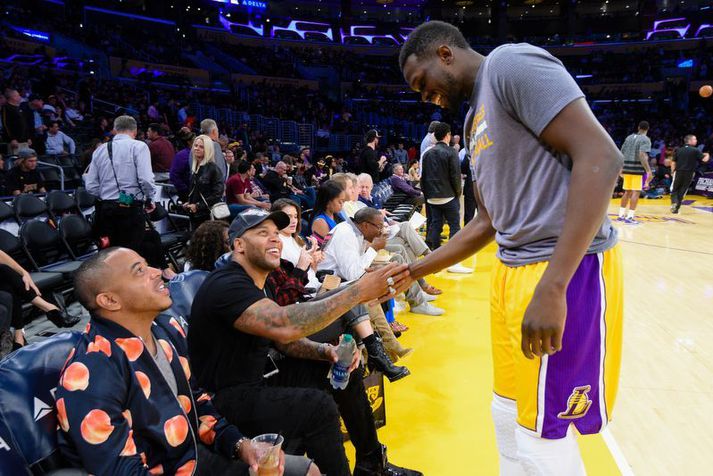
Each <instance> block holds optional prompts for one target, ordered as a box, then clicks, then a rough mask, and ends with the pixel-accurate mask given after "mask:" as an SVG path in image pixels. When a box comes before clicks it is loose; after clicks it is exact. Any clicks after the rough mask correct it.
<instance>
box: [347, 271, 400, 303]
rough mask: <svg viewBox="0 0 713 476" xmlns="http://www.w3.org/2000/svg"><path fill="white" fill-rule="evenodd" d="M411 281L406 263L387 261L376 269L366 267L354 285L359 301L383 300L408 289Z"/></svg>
mask: <svg viewBox="0 0 713 476" xmlns="http://www.w3.org/2000/svg"><path fill="white" fill-rule="evenodd" d="M411 283H413V278H412V277H411V273H410V271H409V267H408V265H407V264H398V263H389V264H387V265H386V266H383V267H380V268H378V269H371V268H370V269H368V270H367V272H366V274H364V275H363V276H362V277H361V278H359V280H358V281H357V282H356V283H355V284H354V285H355V286H357V288H358V293H359V298H360V299H359V300H360V301H361V302H370V301H374V300H378V301H379V302H385V301H388V300H389V299H392V298H395V297H396V296H397V295H398V294H400V293H401V292H403V291H405V290H406V289H408V287H409V286H410V285H411Z"/></svg>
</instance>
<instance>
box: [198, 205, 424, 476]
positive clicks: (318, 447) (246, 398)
mask: <svg viewBox="0 0 713 476" xmlns="http://www.w3.org/2000/svg"><path fill="white" fill-rule="evenodd" d="M288 224H289V218H288V217H287V215H285V214H284V213H282V212H273V213H271V214H269V213H267V212H265V211H262V210H259V209H250V210H246V211H244V212H242V213H241V214H240V215H238V217H237V218H236V219H235V220H234V221H233V223H232V224H231V226H230V230H229V233H230V240H231V243H232V246H233V252H232V259H231V261H230V262H229V263H228V264H227V265H226V266H224V267H223V268H221V269H218V270H217V271H215V272H213V273H211V274H210V275H209V276H208V278H206V281H205V282H204V283H203V285H202V286H201V288H200V290H199V291H198V293H197V295H196V297H195V299H194V301H193V308H192V315H191V331H190V333H189V342H188V344H189V351H190V356H191V358H192V359H193V365H194V370H195V374H196V375H197V377H198V380H199V382H201V383H204V384H205V386H206V388H207V389H208V390H211V391H214V392H215V399H214V401H215V404H216V407H217V408H218V409H219V410H221V411H222V413H223V414H224V415H225V416H226V417H227V419H228V420H229V421H231V422H233V423H234V424H237V425H240V426H241V427H243V428H244V430H245V431H248V432H250V433H255V434H259V433H266V432H277V431H279V430H282V434H283V435H284V437H285V439H286V441H287V446H289V445H290V443H291V442H294V441H295V440H296V439H299V440H301V448H304V449H305V450H306V452H307V455H308V457H310V458H314V460H315V461H316V462H317V464H318V465H319V467H320V468H321V469H322V471H323V472H325V473H326V474H329V475H332V476H342V475H348V474H350V472H349V465H348V462H347V459H346V456H345V454H344V447H343V445H342V438H341V435H340V434H339V422H338V413H337V408H336V405H335V400H337V402H338V405H339V410H340V412H341V415H342V417H343V418H344V421H345V423H346V426H347V429H348V430H349V432H350V436H351V439H352V441H353V442H354V445H355V447H356V448H357V462H356V469H355V474H384V472H385V471H392V473H391V474H398V475H415V474H420V473H416V472H408V471H407V470H403V469H401V468H396V467H393V466H391V465H389V464H388V463H386V462H385V458H384V456H385V455H384V453H383V449H382V446H381V444H380V443H379V441H378V438H377V435H376V429H375V427H374V420H373V418H372V417H371V408H370V406H369V403H368V400H367V398H366V394H365V393H364V386H363V381H362V379H361V371H360V370H354V373H353V374H352V376H351V378H350V381H349V385H348V386H347V388H346V389H345V390H343V391H339V392H330V393H331V394H332V395H334V396H333V397H331V396H329V394H328V393H327V391H328V388H327V387H328V383H327V379H326V378H325V377H324V376H325V373H324V372H325V371H326V370H328V367H329V362H333V361H334V359H335V353H334V348H333V347H331V346H329V345H327V344H318V343H316V342H312V341H310V340H307V339H304V337H306V336H308V335H311V334H313V333H315V332H317V331H319V330H321V329H323V328H324V327H326V326H328V325H329V324H331V323H332V322H333V321H335V320H336V319H337V318H339V317H340V316H341V315H342V314H344V313H345V312H346V311H347V310H349V309H351V308H352V307H354V306H355V305H356V304H357V303H359V302H368V301H370V300H373V299H375V298H378V297H380V296H382V295H384V294H385V293H386V292H387V291H388V286H387V285H386V280H387V278H388V277H389V276H391V275H395V274H396V273H399V272H401V271H402V270H403V268H401V267H385V268H383V269H381V270H379V271H377V272H375V273H369V274H368V275H367V276H365V277H364V278H362V279H361V280H359V281H358V282H357V283H355V284H354V285H353V286H350V287H348V288H346V289H345V290H342V291H339V292H336V293H335V294H333V295H331V296H328V297H326V298H325V299H322V300H315V301H309V302H305V303H300V304H295V305H290V306H286V307H281V306H279V305H278V304H277V303H276V302H274V298H273V296H274V294H273V290H272V289H271V288H269V287H268V286H266V285H265V282H266V280H267V277H268V275H269V274H270V273H271V272H272V271H273V270H275V269H277V268H278V267H279V266H280V263H281V261H280V248H281V242H280V239H279V230H280V229H282V228H285V227H286V226H287V225H288ZM271 341H272V342H274V343H275V345H276V347H277V348H278V350H279V351H280V352H282V353H283V354H285V355H287V356H288V358H286V359H284V360H282V361H280V362H281V363H280V365H281V368H280V372H279V373H277V374H276V375H274V376H272V377H270V378H269V379H267V380H266V381H265V380H264V378H263V374H264V372H265V369H266V364H267V362H268V358H267V354H268V348H269V347H270V345H271ZM312 359H314V360H312ZM320 361H322V362H320ZM357 365H358V358H356V356H355V360H354V361H353V363H352V367H353V368H355V369H356V368H357Z"/></svg>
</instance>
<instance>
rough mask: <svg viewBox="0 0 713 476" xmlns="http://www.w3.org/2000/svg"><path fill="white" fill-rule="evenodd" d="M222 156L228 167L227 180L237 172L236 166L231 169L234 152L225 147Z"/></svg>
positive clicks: (233, 161) (233, 162)
mask: <svg viewBox="0 0 713 476" xmlns="http://www.w3.org/2000/svg"><path fill="white" fill-rule="evenodd" d="M223 155H224V156H225V165H226V167H228V178H230V177H232V176H233V175H235V173H236V172H237V165H236V166H235V167H233V164H235V152H233V150H232V149H230V148H228V147H226V148H225V152H223Z"/></svg>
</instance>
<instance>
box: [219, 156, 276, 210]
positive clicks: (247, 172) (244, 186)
mask: <svg viewBox="0 0 713 476" xmlns="http://www.w3.org/2000/svg"><path fill="white" fill-rule="evenodd" d="M254 174H255V167H254V166H253V164H251V163H250V162H248V161H246V160H245V161H243V162H240V164H239V165H238V173H236V174H235V175H233V176H232V177H230V178H229V179H228V181H227V182H226V184H225V198H226V201H227V202H228V206H229V207H230V211H231V213H232V215H233V218H234V217H235V215H237V214H238V213H240V212H241V211H243V210H244V209H245V208H247V207H259V208H264V209H265V210H269V209H270V204H269V203H267V202H261V201H260V200H257V199H256V198H254V197H253V193H254V190H253V186H252V180H251V179H252V176H254Z"/></svg>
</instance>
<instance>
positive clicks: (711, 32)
mask: <svg viewBox="0 0 713 476" xmlns="http://www.w3.org/2000/svg"><path fill="white" fill-rule="evenodd" d="M701 10H702V9H701ZM709 28H713V25H710V24H708V23H704V24H703V25H701V26H699V27H698V30H696V38H698V36H699V35H700V34H701V31H702V30H707V29H709ZM712 35H713V30H711V31H710V32H709V33H708V35H707V36H712ZM703 36H706V35H703Z"/></svg>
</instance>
